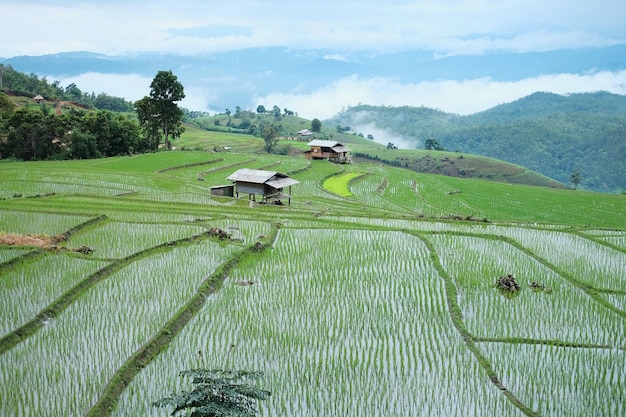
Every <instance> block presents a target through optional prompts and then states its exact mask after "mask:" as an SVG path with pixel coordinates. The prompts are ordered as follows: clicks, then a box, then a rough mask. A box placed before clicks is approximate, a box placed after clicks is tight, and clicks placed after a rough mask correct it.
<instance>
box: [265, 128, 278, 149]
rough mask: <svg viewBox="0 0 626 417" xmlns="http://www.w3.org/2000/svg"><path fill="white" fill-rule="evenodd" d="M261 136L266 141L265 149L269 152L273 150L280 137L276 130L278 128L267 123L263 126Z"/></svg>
mask: <svg viewBox="0 0 626 417" xmlns="http://www.w3.org/2000/svg"><path fill="white" fill-rule="evenodd" d="M261 136H262V137H263V140H264V141H265V150H266V151H267V152H272V151H273V150H274V146H275V145H276V141H277V139H278V130H276V128H275V127H274V126H272V125H267V126H265V127H264V128H263V130H262V132H261Z"/></svg>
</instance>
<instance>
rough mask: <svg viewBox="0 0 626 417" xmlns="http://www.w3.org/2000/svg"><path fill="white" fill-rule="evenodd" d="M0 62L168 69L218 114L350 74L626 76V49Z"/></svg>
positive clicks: (281, 52) (71, 70)
mask: <svg viewBox="0 0 626 417" xmlns="http://www.w3.org/2000/svg"><path fill="white" fill-rule="evenodd" d="M0 63H2V64H4V65H11V66H12V67H13V68H14V69H16V70H18V71H21V72H25V73H34V74H37V75H38V76H47V77H48V78H50V79H54V78H55V77H57V78H58V77H70V76H78V75H80V74H84V73H87V72H98V73H106V74H139V75H142V76H145V77H153V76H154V74H156V73H157V71H159V70H162V69H171V70H172V71H173V72H174V73H175V74H176V75H177V76H178V78H179V80H180V81H181V82H182V83H183V85H185V86H190V87H198V88H199V87H202V88H205V89H207V90H208V91H211V94H212V96H214V97H215V101H214V102H212V103H211V106H212V109H211V110H214V111H223V110H224V108H234V107H235V106H237V105H244V106H245V105H246V104H247V103H249V102H250V99H251V97H260V96H264V95H267V94H269V93H272V92H292V91H298V92H311V91H315V90H317V89H319V88H321V87H323V86H326V85H328V84H329V83H331V82H333V81H335V80H337V79H340V78H344V77H349V76H354V75H356V76H359V77H365V78H368V77H385V78H389V79H393V80H395V81H397V82H400V83H419V82H424V81H438V80H457V81H462V80H468V79H479V78H489V79H491V80H494V81H501V82H508V81H517V80H520V79H524V78H528V77H538V76H541V75H545V74H560V73H569V74H582V73H586V72H598V71H612V72H615V71H621V70H626V45H613V46H608V47H604V48H582V49H564V50H556V51H547V52H529V53H505V52H502V53H495V54H490V55H466V56H461V55H459V56H448V57H437V56H436V54H435V52H433V51H424V50H416V51H403V52H393V53H386V54H380V53H378V54H374V53H371V52H349V53H347V52H345V51H337V50H327V49H326V50H297V49H289V48H284V47H265V48H250V49H243V50H236V51H228V52H220V53H214V54H211V55H205V56H182V55H176V54H161V55H157V54H135V55H118V56H108V55H103V54H97V53H92V52H87V51H84V52H65V53H57V54H49V55H40V56H16V57H10V58H0ZM345 104H346V105H348V104H350V103H345ZM194 110H206V109H194Z"/></svg>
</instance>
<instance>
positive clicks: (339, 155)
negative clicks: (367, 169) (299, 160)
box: [304, 139, 352, 164]
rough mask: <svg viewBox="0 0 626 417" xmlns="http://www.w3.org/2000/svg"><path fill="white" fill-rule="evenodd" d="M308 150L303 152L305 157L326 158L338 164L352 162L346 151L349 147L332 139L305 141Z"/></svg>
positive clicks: (348, 150)
mask: <svg viewBox="0 0 626 417" xmlns="http://www.w3.org/2000/svg"><path fill="white" fill-rule="evenodd" d="M307 145H309V146H310V147H311V149H310V150H308V151H305V152H304V156H305V157H306V158H307V159H328V160H329V161H330V162H335V163H338V164H349V163H351V162H352V160H351V159H350V156H349V155H348V152H350V149H348V148H347V147H345V146H344V145H342V144H341V143H339V142H337V141H334V140H321V139H314V140H312V141H311V142H309V143H307Z"/></svg>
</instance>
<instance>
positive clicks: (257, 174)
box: [226, 168, 300, 205]
mask: <svg viewBox="0 0 626 417" xmlns="http://www.w3.org/2000/svg"><path fill="white" fill-rule="evenodd" d="M226 179H227V180H229V181H232V182H234V183H235V192H236V195H237V197H239V193H242V194H248V198H249V199H250V200H253V201H256V196H257V195H260V196H261V198H262V200H261V202H262V203H273V204H282V201H283V200H287V201H288V203H289V205H291V186H292V185H294V184H299V183H300V182H299V181H296V180H294V179H292V178H290V177H289V176H287V175H285V174H281V173H280V172H276V171H261V170H258V169H248V168H242V169H240V170H237V171H235V172H233V173H232V174H231V175H229V176H228V178H226ZM286 187H289V192H288V193H285V192H284V189H285V188H286Z"/></svg>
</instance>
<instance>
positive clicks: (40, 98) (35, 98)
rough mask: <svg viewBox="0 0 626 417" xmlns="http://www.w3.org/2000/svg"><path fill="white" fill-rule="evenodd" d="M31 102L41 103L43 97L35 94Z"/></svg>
mask: <svg viewBox="0 0 626 417" xmlns="http://www.w3.org/2000/svg"><path fill="white" fill-rule="evenodd" d="M33 100H34V101H35V103H41V102H43V101H44V100H45V99H44V98H43V96H42V95H41V94H37V95H36V96H35V97H33Z"/></svg>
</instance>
